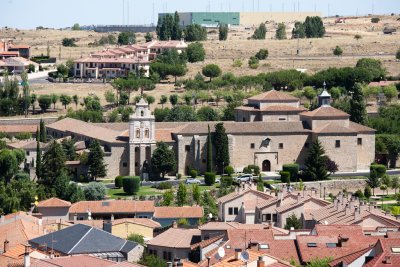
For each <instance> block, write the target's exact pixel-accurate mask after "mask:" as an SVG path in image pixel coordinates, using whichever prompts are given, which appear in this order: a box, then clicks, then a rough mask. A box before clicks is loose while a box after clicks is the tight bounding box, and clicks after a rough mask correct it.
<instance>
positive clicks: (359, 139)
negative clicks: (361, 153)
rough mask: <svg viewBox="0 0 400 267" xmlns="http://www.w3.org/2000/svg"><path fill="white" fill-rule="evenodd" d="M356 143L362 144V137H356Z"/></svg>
mask: <svg viewBox="0 0 400 267" xmlns="http://www.w3.org/2000/svg"><path fill="white" fill-rule="evenodd" d="M357 145H359V146H361V145H362V138H357Z"/></svg>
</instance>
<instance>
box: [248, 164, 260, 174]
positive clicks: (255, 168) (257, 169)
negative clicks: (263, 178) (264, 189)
mask: <svg viewBox="0 0 400 267" xmlns="http://www.w3.org/2000/svg"><path fill="white" fill-rule="evenodd" d="M247 168H249V169H250V171H251V173H254V174H255V175H259V174H260V167H258V166H257V165H249V166H247Z"/></svg>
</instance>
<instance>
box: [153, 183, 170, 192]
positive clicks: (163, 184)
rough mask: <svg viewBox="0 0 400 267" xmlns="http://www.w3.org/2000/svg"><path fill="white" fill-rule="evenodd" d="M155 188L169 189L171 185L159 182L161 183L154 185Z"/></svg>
mask: <svg viewBox="0 0 400 267" xmlns="http://www.w3.org/2000/svg"><path fill="white" fill-rule="evenodd" d="M156 188H157V189H158V190H165V189H171V188H172V184H171V183H168V182H161V183H159V184H157V185H156Z"/></svg>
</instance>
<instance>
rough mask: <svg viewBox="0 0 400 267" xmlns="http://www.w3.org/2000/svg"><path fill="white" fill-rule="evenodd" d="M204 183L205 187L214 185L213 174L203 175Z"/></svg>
mask: <svg viewBox="0 0 400 267" xmlns="http://www.w3.org/2000/svg"><path fill="white" fill-rule="evenodd" d="M204 182H205V183H206V185H213V184H214V183H215V173H213V172H206V173H205V174H204Z"/></svg>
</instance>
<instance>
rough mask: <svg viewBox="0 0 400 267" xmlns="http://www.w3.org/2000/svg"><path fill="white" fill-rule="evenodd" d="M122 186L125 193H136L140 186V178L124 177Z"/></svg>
mask: <svg viewBox="0 0 400 267" xmlns="http://www.w3.org/2000/svg"><path fill="white" fill-rule="evenodd" d="M122 186H123V188H124V192H125V193H127V194H129V195H133V194H135V195H136V194H137V192H139V188H140V178H139V177H137V176H127V177H124V178H123V179H122Z"/></svg>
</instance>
